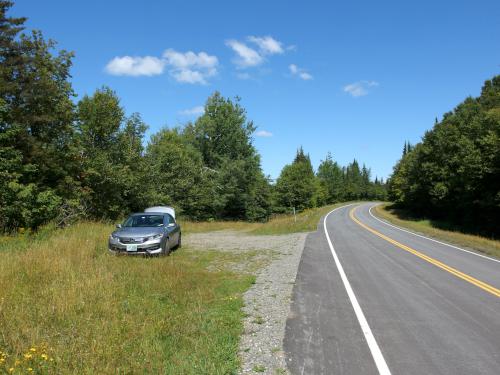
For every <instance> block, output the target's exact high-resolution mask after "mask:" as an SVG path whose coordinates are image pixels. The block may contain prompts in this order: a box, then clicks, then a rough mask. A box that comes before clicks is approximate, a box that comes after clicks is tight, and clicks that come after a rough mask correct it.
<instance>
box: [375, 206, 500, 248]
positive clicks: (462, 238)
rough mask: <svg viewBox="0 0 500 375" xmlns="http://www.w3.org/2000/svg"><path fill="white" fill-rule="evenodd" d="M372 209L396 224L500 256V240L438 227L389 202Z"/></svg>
mask: <svg viewBox="0 0 500 375" xmlns="http://www.w3.org/2000/svg"><path fill="white" fill-rule="evenodd" d="M372 211H373V213H374V214H375V215H376V216H378V217H380V218H381V219H385V220H387V221H389V222H390V223H392V224H394V225H397V226H400V227H403V228H406V229H409V230H412V231H415V232H419V233H421V234H423V235H426V236H429V237H432V238H435V239H437V240H442V241H445V242H449V243H451V244H455V245H457V246H463V247H467V248H470V249H473V250H477V251H480V252H482V253H485V254H488V255H492V256H496V257H499V258H500V241H498V240H493V239H489V238H485V237H481V236H476V235H472V234H466V233H461V232H457V231H451V230H444V229H440V228H436V227H435V226H434V225H433V223H432V221H430V220H427V219H416V218H415V219H409V218H408V217H407V215H403V213H402V212H401V211H400V210H397V209H395V208H393V207H392V205H391V204H389V203H384V204H381V205H378V206H375V208H374V209H373V210H372Z"/></svg>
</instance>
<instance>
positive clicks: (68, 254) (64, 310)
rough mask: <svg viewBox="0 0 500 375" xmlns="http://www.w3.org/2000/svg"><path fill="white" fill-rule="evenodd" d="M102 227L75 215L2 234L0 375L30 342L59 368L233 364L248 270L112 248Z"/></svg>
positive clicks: (140, 369)
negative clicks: (38, 228) (58, 225)
mask: <svg viewBox="0 0 500 375" xmlns="http://www.w3.org/2000/svg"><path fill="white" fill-rule="evenodd" d="M111 230H112V227H111V226H109V225H104V224H99V223H81V224H78V225H76V226H74V227H72V228H69V229H66V230H63V231H56V232H52V234H51V235H49V234H48V235H46V236H45V237H43V238H38V239H37V238H36V237H35V238H33V237H29V236H26V237H18V238H17V240H16V238H14V239H12V238H11V239H10V240H8V241H3V242H2V245H1V247H2V248H4V251H1V257H0V351H2V352H6V353H7V354H8V355H9V357H7V358H6V359H5V360H4V363H3V364H2V363H0V373H2V368H4V369H5V371H6V372H7V371H8V369H10V368H11V367H13V366H14V365H15V363H16V362H15V359H18V362H19V363H20V364H17V365H16V366H15V368H16V369H19V371H20V369H21V367H22V366H23V361H26V358H24V357H23V355H24V354H25V353H26V350H27V348H30V347H32V346H37V345H38V346H45V347H48V348H49V350H50V355H51V357H53V358H54V362H53V366H54V369H55V370H54V371H53V373H58V374H116V373H150V374H158V373H166V374H228V373H234V372H235V371H237V368H238V365H239V364H238V357H237V350H238V340H239V335H240V333H241V330H242V324H241V319H242V312H241V310H240V309H241V307H242V300H241V298H240V297H241V293H242V292H243V291H245V290H246V289H247V288H248V287H249V286H250V285H251V283H252V280H253V278H252V277H251V276H249V275H242V276H241V275H235V274H232V273H230V272H226V271H218V272H209V271H207V264H210V262H211V261H212V260H213V259H214V257H216V254H217V253H215V252H206V253H205V252H197V253H196V255H193V254H194V252H190V251H189V250H187V251H186V250H185V249H181V250H179V251H177V252H175V253H174V254H173V255H172V256H170V257H164V258H154V259H144V258H134V257H116V256H111V255H109V254H108V253H107V249H106V240H107V236H108V235H109V233H110V231H111ZM9 249H10V250H9ZM2 366H3V367H2ZM25 367H26V366H25ZM15 371H18V370H15ZM51 373H52V372H51Z"/></svg>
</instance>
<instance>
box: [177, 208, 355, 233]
mask: <svg viewBox="0 0 500 375" xmlns="http://www.w3.org/2000/svg"><path fill="white" fill-rule="evenodd" d="M344 204H347V203H337V204H334V205H329V206H324V207H320V208H312V209H308V210H304V211H302V212H300V213H298V214H297V215H296V216H294V215H292V214H288V215H278V216H275V217H273V218H272V219H271V220H269V221H268V222H265V223H249V222H243V221H213V222H192V221H181V225H182V228H183V232H184V233H198V232H211V231H216V230H237V231H245V232H247V233H248V234H256V235H263V234H288V233H296V232H311V231H314V230H316V228H317V226H318V222H319V220H320V219H321V217H322V216H323V215H326V214H327V213H328V212H329V211H331V210H333V209H334V208H336V207H339V206H342V205H344Z"/></svg>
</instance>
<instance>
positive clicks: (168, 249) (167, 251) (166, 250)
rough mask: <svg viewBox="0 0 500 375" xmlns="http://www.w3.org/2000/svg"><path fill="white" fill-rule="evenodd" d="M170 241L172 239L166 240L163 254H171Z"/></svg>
mask: <svg viewBox="0 0 500 375" xmlns="http://www.w3.org/2000/svg"><path fill="white" fill-rule="evenodd" d="M169 242H170V239H169V238H167V239H166V241H165V248H164V249H163V251H162V255H170V251H171V249H170V246H169Z"/></svg>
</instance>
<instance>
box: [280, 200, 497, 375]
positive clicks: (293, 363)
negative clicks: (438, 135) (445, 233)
mask: <svg viewBox="0 0 500 375" xmlns="http://www.w3.org/2000/svg"><path fill="white" fill-rule="evenodd" d="M373 205H374V203H368V204H361V205H351V206H348V207H344V208H341V209H339V210H337V211H335V212H332V213H331V214H330V215H329V216H328V217H327V219H326V222H325V225H324V226H323V221H322V222H321V223H320V225H319V226H318V231H317V232H315V233H311V234H310V235H309V236H308V238H307V240H306V245H305V248H304V253H303V255H302V259H301V263H300V266H299V272H298V275H297V280H296V284H295V287H294V292H293V301H292V307H291V314H290V316H289V318H288V321H287V327H286V335H285V342H284V346H285V351H286V355H287V361H288V364H289V368H290V370H291V372H292V373H293V374H348V375H363V374H379V373H380V374H383V373H385V374H388V373H392V374H393V375H396V374H418V375H422V374H436V375H437V374H450V375H459V374H464V375H470V374H491V375H493V374H494V375H498V374H500V291H499V289H500V262H498V261H495V260H492V259H488V258H485V257H480V256H477V255H474V254H471V253H467V252H464V251H460V250H458V249H454V248H451V247H449V246H445V245H442V244H439V243H436V242H432V241H430V240H428V239H425V238H420V237H417V236H414V235H412V234H409V233H405V232H403V231H400V230H398V229H396V228H393V227H390V226H389V225H387V224H384V223H383V222H380V221H378V220H376V219H375V218H373V217H372V216H371V215H370V212H369V208H370V207H372V206H373ZM353 208H355V210H354V212H353V213H352V212H351V211H352V210H353ZM350 213H351V214H352V215H353V217H354V219H355V220H357V221H358V222H356V221H354V220H353V218H351V216H350ZM362 225H364V226H362ZM325 228H326V230H327V232H328V234H329V236H330V239H331V243H332V245H333V248H334V250H333V251H332V249H331V248H330V246H329V244H328V241H327V237H326V233H325ZM390 241H392V242H390ZM412 251H414V252H412ZM334 253H335V254H336V255H337V258H338V262H339V265H340V267H341V268H342V269H343V271H344V273H345V276H346V280H347V283H348V284H349V285H350V287H351V289H352V294H351V296H349V294H348V292H347V290H348V289H349V285H347V288H346V284H345V282H344V281H343V280H342V276H341V275H342V273H341V272H340V271H339V266H338V265H337V264H336V262H335V260H334V256H333V254H334ZM353 296H354V297H353ZM353 298H354V299H355V300H356V301H357V304H358V307H359V309H356V306H355V305H356V302H355V301H354V302H353ZM360 311H361V313H360ZM360 314H361V315H362V316H360ZM363 317H364V318H365V321H364V322H363ZM360 319H361V323H360ZM363 323H366V326H364V325H363ZM360 324H361V325H360ZM362 325H363V329H362V328H361V326H362ZM384 366H386V367H384Z"/></svg>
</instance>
